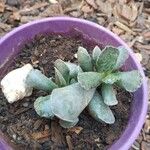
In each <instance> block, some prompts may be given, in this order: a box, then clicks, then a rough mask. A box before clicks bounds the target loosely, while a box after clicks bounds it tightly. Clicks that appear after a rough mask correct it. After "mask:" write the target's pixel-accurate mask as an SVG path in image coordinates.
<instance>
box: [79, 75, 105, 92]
mask: <svg viewBox="0 0 150 150" xmlns="http://www.w3.org/2000/svg"><path fill="white" fill-rule="evenodd" d="M102 75H103V74H100V73H97V72H83V73H79V74H78V77H77V78H78V82H79V83H80V85H81V86H82V87H83V88H84V89H86V90H89V89H91V88H96V87H98V86H99V85H100V84H101V82H102V77H103V76H102Z"/></svg>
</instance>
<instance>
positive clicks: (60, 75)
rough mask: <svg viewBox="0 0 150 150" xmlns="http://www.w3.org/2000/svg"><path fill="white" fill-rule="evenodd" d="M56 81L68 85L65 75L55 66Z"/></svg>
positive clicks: (60, 84)
mask: <svg viewBox="0 0 150 150" xmlns="http://www.w3.org/2000/svg"><path fill="white" fill-rule="evenodd" d="M55 82H56V83H57V84H58V85H59V86H66V85H67V82H66V80H65V79H64V77H63V75H62V74H61V73H60V72H59V70H58V69H57V68H55Z"/></svg>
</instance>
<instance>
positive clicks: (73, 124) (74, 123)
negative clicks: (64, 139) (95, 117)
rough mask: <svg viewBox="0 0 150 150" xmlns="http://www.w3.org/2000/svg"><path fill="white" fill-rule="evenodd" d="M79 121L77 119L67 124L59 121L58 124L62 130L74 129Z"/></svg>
mask: <svg viewBox="0 0 150 150" xmlns="http://www.w3.org/2000/svg"><path fill="white" fill-rule="evenodd" d="M78 121H79V119H78V118H77V120H75V121H74V122H68V121H64V120H59V124H60V125H61V126H62V127H63V128H72V127H74V126H75V125H76V124H77V123H78Z"/></svg>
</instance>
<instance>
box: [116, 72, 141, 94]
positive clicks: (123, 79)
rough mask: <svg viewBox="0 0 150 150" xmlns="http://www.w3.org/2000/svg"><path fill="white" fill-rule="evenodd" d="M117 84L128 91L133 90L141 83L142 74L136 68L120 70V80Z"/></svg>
mask: <svg viewBox="0 0 150 150" xmlns="http://www.w3.org/2000/svg"><path fill="white" fill-rule="evenodd" d="M117 85H119V86H121V87H122V88H124V89H126V90H127V91H129V92H135V91H136V90H137V89H138V88H139V87H140V86H141V85H142V76H141V74H140V72H139V71H138V70H132V71H128V72H120V80H119V81H118V82H117Z"/></svg>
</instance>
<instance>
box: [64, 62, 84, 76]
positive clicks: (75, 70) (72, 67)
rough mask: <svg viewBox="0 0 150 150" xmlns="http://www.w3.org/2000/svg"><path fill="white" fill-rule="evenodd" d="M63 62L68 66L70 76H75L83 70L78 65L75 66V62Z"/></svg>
mask: <svg viewBox="0 0 150 150" xmlns="http://www.w3.org/2000/svg"><path fill="white" fill-rule="evenodd" d="M65 63H66V65H67V67H68V68H69V74H70V76H71V78H76V77H77V75H78V73H79V72H83V71H82V69H81V67H80V66H77V65H76V64H74V63H70V62H65Z"/></svg>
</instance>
